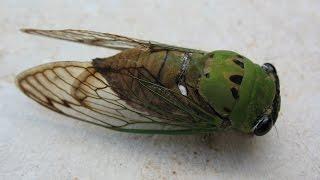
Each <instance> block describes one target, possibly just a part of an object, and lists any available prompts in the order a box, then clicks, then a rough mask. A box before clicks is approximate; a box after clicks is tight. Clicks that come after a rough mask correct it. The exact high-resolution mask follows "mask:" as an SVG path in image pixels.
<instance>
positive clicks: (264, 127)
mask: <svg viewBox="0 0 320 180" xmlns="http://www.w3.org/2000/svg"><path fill="white" fill-rule="evenodd" d="M262 118H263V120H262V121H260V122H259V124H258V125H257V127H256V128H255V129H254V131H253V133H254V134H255V135H257V136H263V135H265V134H267V132H269V131H270V129H271V128H272V120H271V119H270V118H268V117H266V116H264V117H262Z"/></svg>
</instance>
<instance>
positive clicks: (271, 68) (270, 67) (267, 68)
mask: <svg viewBox="0 0 320 180" xmlns="http://www.w3.org/2000/svg"><path fill="white" fill-rule="evenodd" d="M262 69H263V70H264V71H266V72H267V73H268V74H270V73H276V72H277V71H276V68H275V67H274V66H273V65H272V64H270V63H264V64H263V65H262Z"/></svg>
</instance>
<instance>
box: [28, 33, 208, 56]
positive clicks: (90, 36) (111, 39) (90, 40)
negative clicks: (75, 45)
mask: <svg viewBox="0 0 320 180" xmlns="http://www.w3.org/2000/svg"><path fill="white" fill-rule="evenodd" d="M22 31H23V32H26V33H29V34H37V35H42V36H47V37H51V38H57V39H63V40H68V41H74V42H79V43H84V44H88V45H94V46H101V47H106V48H111V49H117V50H125V49H130V48H141V49H148V50H150V49H152V50H163V49H168V50H177V51H183V52H200V53H205V52H204V51H201V50H196V49H189V48H183V47H177V46H171V45H167V44H163V43H158V42H154V41H145V40H140V39H135V38H129V37H125V36H120V35H115V34H110V33H101V32H94V31H88V30H73V29H65V30H40V29H22Z"/></svg>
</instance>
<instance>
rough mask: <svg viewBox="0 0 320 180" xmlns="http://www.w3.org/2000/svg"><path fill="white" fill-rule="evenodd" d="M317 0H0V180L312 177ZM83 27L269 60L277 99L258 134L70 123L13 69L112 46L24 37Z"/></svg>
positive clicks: (91, 54)
mask: <svg viewBox="0 0 320 180" xmlns="http://www.w3.org/2000/svg"><path fill="white" fill-rule="evenodd" d="M319 8H320V1H318V0H308V1H302V0H272V1H256V0H241V1H239V0H230V1H224V0H215V1H210V2H209V1H200V0H199V1H174V2H173V1H169V0H168V1H160V0H159V1H147V0H146V1H129V0H128V1H117V0H114V1H104V0H94V1H85V0H78V1H74V0H66V1H62V0H56V1H50V2H49V1H47V2H44V1H40V0H29V1H27V0H25V1H16V0H14V1H13V0H1V2H0V69H1V71H0V112H1V113H0V122H1V124H0V179H81V180H82V179H257V178H259V179H260V178H262V179H319V178H320V154H319V149H320V123H319V120H320V113H319V109H320V103H319V101H320V93H319V91H320V83H319V82H320V63H319V61H320V11H319ZM22 27H32V28H44V29H65V28H74V29H89V30H96V31H102V32H111V33H118V34H123V35H127V36H131V37H136V38H142V39H147V40H148V39H150V40H156V41H161V42H165V43H170V44H176V45H180V46H187V47H191V48H199V49H204V50H215V49H229V50H234V51H237V52H240V53H241V54H243V55H245V56H247V57H249V58H251V59H253V60H254V62H256V63H258V64H262V63H264V62H271V63H273V64H274V65H275V66H276V67H277V69H278V73H279V76H280V80H281V95H282V100H283V101H282V109H281V112H280V116H279V119H278V121H277V124H276V127H277V130H278V133H277V132H276V131H275V129H273V130H272V131H271V132H270V133H269V134H267V135H266V136H263V137H247V136H244V135H240V134H237V133H224V134H216V135H213V136H212V137H210V138H208V139H206V140H203V137H202V136H161V135H153V136H152V135H133V134H124V133H118V132H114V131H110V130H106V129H102V128H98V127H95V126H93V125H88V124H85V123H81V122H78V121H76V120H73V119H71V118H67V117H64V116H62V115H59V114H56V113H54V112H51V111H49V110H47V109H45V108H43V107H41V106H40V105H38V104H36V103H35V102H33V101H31V100H30V99H28V98H27V97H26V96H24V95H23V94H22V93H21V92H19V91H18V89H17V88H16V87H15V85H14V76H15V75H16V74H17V73H19V72H20V71H22V70H24V69H27V68H29V67H32V66H35V65H38V64H41V63H45V62H53V61H56V60H83V61H86V60H90V59H93V58H95V57H105V56H110V55H113V54H114V53H116V52H115V51H111V50H107V49H103V48H95V47H88V46H83V45H79V44H75V43H70V42H63V41H57V40H51V39H46V38H40V37H36V36H31V35H25V34H22V33H20V32H19V28H22Z"/></svg>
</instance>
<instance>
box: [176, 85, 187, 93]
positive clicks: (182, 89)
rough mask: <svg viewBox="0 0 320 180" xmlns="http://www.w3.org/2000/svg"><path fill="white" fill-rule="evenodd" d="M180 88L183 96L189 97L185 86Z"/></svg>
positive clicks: (179, 86)
mask: <svg viewBox="0 0 320 180" xmlns="http://www.w3.org/2000/svg"><path fill="white" fill-rule="evenodd" d="M178 88H179V90H180V92H181V94H182V95H184V96H187V94H188V93H187V88H186V87H185V86H183V85H181V84H179V85H178Z"/></svg>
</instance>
